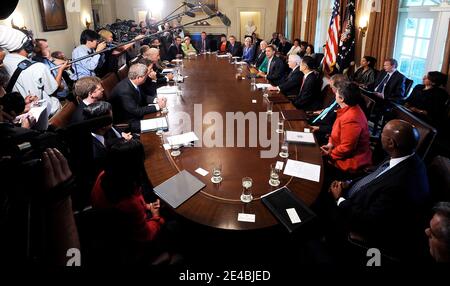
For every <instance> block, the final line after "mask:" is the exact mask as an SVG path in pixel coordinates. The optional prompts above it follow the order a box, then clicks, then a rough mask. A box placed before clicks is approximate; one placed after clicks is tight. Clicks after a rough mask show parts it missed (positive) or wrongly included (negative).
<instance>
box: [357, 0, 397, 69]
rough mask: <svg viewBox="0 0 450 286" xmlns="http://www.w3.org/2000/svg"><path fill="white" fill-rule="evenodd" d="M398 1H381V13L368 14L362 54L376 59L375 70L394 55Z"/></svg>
mask: <svg viewBox="0 0 450 286" xmlns="http://www.w3.org/2000/svg"><path fill="white" fill-rule="evenodd" d="M398 9H399V0H388V1H386V0H385V1H381V12H372V13H370V20H369V27H368V31H367V40H366V47H365V51H364V54H365V55H368V56H372V57H375V58H376V59H377V68H378V69H381V67H382V66H383V61H384V59H386V58H391V57H392V56H393V53H394V43H395V32H396V30H397V20H398Z"/></svg>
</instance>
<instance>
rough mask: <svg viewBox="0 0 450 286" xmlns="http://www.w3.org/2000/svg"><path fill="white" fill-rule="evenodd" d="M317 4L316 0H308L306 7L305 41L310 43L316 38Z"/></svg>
mask: <svg viewBox="0 0 450 286" xmlns="http://www.w3.org/2000/svg"><path fill="white" fill-rule="evenodd" d="M318 4H319V1H318V0H308V8H307V10H306V26H305V41H306V42H308V43H311V44H314V41H315V39H316V23H317V8H318Z"/></svg>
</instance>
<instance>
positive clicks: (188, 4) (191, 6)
mask: <svg viewBox="0 0 450 286" xmlns="http://www.w3.org/2000/svg"><path fill="white" fill-rule="evenodd" d="M181 3H183V4H184V5H186V6H188V7H189V9H192V8H194V7H195V4H192V3H189V2H186V1H183V2H181Z"/></svg>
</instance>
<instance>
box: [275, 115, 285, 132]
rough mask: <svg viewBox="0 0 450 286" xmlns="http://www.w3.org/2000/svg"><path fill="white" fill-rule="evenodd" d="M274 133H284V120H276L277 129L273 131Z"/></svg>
mask: <svg viewBox="0 0 450 286" xmlns="http://www.w3.org/2000/svg"><path fill="white" fill-rule="evenodd" d="M275 132H277V133H280V134H282V133H284V119H283V118H280V119H279V120H278V128H277V130H275Z"/></svg>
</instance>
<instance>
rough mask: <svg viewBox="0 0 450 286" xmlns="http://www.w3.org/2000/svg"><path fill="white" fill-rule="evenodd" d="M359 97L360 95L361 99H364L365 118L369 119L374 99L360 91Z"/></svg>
mask: <svg viewBox="0 0 450 286" xmlns="http://www.w3.org/2000/svg"><path fill="white" fill-rule="evenodd" d="M361 97H362V99H363V100H364V103H365V109H364V112H365V114H366V118H367V120H369V119H370V115H371V114H372V112H373V109H374V107H375V100H373V99H372V98H370V97H368V96H367V95H365V94H362V93H361Z"/></svg>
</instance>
